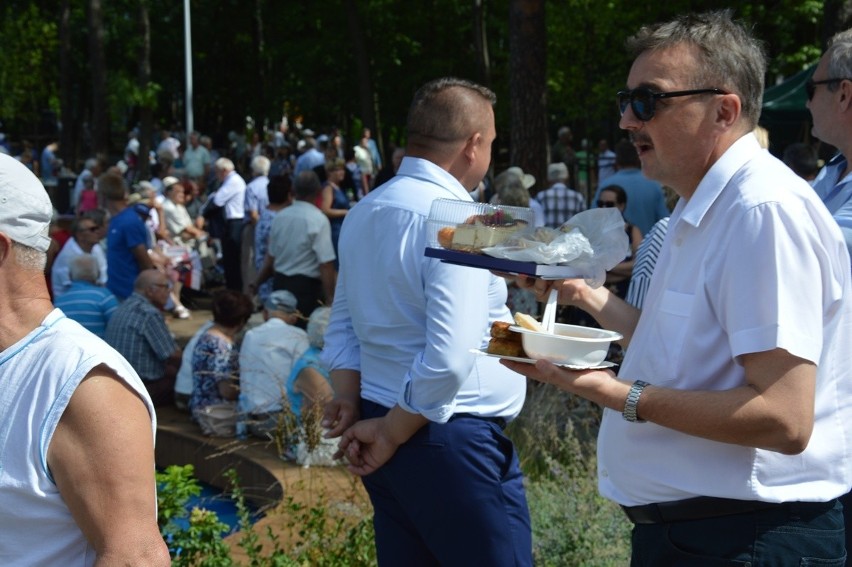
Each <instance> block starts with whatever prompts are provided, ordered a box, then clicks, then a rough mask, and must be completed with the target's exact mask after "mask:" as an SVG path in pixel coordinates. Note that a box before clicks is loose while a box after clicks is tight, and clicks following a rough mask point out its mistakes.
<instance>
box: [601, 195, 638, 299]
mask: <svg viewBox="0 0 852 567" xmlns="http://www.w3.org/2000/svg"><path fill="white" fill-rule="evenodd" d="M597 205H598V208H599V209H604V208H612V207H615V208H616V209H618V210H619V211H621V214H622V216H623V215H624V209H625V208H626V207H627V192H626V191H625V190H624V188H622V187H621V186H619V185H610V186H608V187H604V188H603V189H601V193H600V196H599V197H598V202H597ZM624 231H625V232H626V233H627V239H628V240H629V242H630V252H629V253H628V254H627V257H626V258H624V260H623V261H621V262H619V263H618V264H616V266H615V267H613V268H612V269H611V270H609V271H608V272H607V273H606V285H607V287H609V289H610V291H612V292H613V293H615V294H616V295H618V297H620V298H622V299H624V298H625V297H627V288H628V286H629V285H630V276H631V275H632V274H633V262H634V258H635V257H636V251H637V250H638V249H639V245H640V244H641V243H642V231H640V230H639V228H638V227H637V226H635V225H632V224H630V223H629V222H627V220H626V219H625V221H624Z"/></svg>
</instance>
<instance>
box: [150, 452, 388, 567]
mask: <svg viewBox="0 0 852 567" xmlns="http://www.w3.org/2000/svg"><path fill="white" fill-rule="evenodd" d="M226 476H227V477H228V480H229V481H230V483H231V497H232V498H233V500H234V503H235V504H236V507H237V514H238V517H239V529H240V532H239V540H238V542H237V545H238V546H239V547H240V548H241V549H242V550H243V551H245V553H246V555H247V557H248V558H249V565H251V566H253V567H254V566H258V567H261V566H262V567H266V566H271V567H298V566H303V565H311V566H316V567H367V566H372V565H375V564H376V550H375V546H374V544H373V522H372V516H371V515H370V514H368V513H367V511H365V510H364V509H363V508H361V507H357V506H356V507H354V510H347V509H344V508H343V507H341V506H334V505H332V504H331V503H330V502H329V501H328V499H327V498H325V497H324V495H323V494H320V495H319V498H317V499H316V501H315V502H314V503H312V504H311V505H305V504H299V503H297V502H296V501H295V500H294V499H293V497H292V496H288V497H286V498H285V500H284V503H283V505H282V506H280V507H279V508H278V509H277V510H276V512H275V514H276V517H277V516H278V515H280V516H281V521H282V522H283V524H284V528H285V530H286V534H287V536H288V539H289V540H290V541H291V543H290V545H289V549H286V550H285V549H284V548H283V545H282V543H281V540H280V536H279V535H278V534H276V533H275V532H274V531H273V530H272V529H271V528H270V527H267V530H266V538H265V539H266V541H268V542H269V543H268V544H267V546H264V544H263V543H261V538H260V536H259V534H258V533H257V530H256V527H255V525H254V523H253V521H252V515H251V510H250V509H249V507H248V506H247V505H246V502H245V496H244V494H243V491H242V488H241V487H240V485H239V478H238V477H237V474H236V472H235V471H234V470H233V469H232V470H229V471H228V472H227V473H226ZM157 485H158V488H159V490H158V497H157V501H158V504H159V522H160V529H161V532H162V534H163V538H164V539H165V540H166V542H167V543H168V545H169V551H170V553H171V555H172V564H173V565H175V566H176V567H182V566H200V567H227V566H230V565H234V561H233V559H232V558H231V549H230V548H229V546H228V545H227V544H226V543H225V542H224V540H223V536H224V535H226V533H227V532H228V526H227V525H226V524H224V523H222V522H220V521H219V518H218V517H217V515H216V513H215V512H211V511H208V510H203V509H199V508H194V509H193V510H192V511H191V512H187V511H186V505H187V502H188V501H189V499H190V498H191V497H192V496H197V495H198V494H200V493H201V488H200V486H199V484H198V481H197V480H196V479H195V477H194V476H193V467H192V465H186V466H171V467H169V468H168V469H166V471H165V472H163V473H157ZM187 515H188V516H189V527H188V528H182V527H180V525H179V524H178V523H177V522H176V521H175V520H177V519H179V518H186V517H187Z"/></svg>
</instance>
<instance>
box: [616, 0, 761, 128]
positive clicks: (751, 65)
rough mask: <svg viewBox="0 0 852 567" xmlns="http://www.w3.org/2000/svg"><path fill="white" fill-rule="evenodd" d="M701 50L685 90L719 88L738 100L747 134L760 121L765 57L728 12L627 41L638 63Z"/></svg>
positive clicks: (659, 27) (690, 17)
mask: <svg viewBox="0 0 852 567" xmlns="http://www.w3.org/2000/svg"><path fill="white" fill-rule="evenodd" d="M684 43H686V44H690V45H693V46H695V47H697V48H698V51H699V62H698V63H699V64H698V68H697V69H696V71H697V72H696V74H695V76H694V77H692V84H690V85H684V87H683V88H684V89H689V88H694V89H707V88H716V89H721V90H723V91H726V92H729V93H734V94H736V95H738V96H739V97H740V101H741V103H742V115H743V118H744V120H745V121H746V125H747V126H748V129H749V130H752V129H753V128H754V127H755V126H756V125H757V121H758V118H760V110H761V106H762V103H763V81H764V76H765V75H766V53H765V51H764V48H763V44H762V43H761V42H760V41H758V40H757V39H756V38H755V37H754V36H753V35H752V34H751V33H750V32H749V31H748V30H747V29H746V28H745V27H744V26H743V25H742V24H741V23H739V22H734V20H733V19H732V16H731V11H730V10H719V11H714V12H704V13H701V14H686V15H683V16H679V17H677V18H676V19H674V20H672V21H670V22H666V23H662V24H654V25H650V26H644V27H642V28H641V29H640V30H639V31H638V32H637V33H636V35H634V36H633V37H631V38H629V39H628V40H627V48H628V50H629V51H630V52H631V53H632V55H633V56H634V57H638V56H639V55H641V54H642V53H644V52H646V51H655V50H660V49H669V48H672V47H675V46H678V45H681V44H684Z"/></svg>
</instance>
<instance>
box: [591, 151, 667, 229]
mask: <svg viewBox="0 0 852 567" xmlns="http://www.w3.org/2000/svg"><path fill="white" fill-rule="evenodd" d="M615 167H616V172H615V173H614V174H613V175H610V176H609V177H608V178H607V180H606V182H605V183H601V185H600V187H598V190H597V191H596V192H595V197H594V199H593V200H592V208H594V207H600V205H599V204H598V201H599V200H600V196H601V191H603V190H604V189H606V188H607V187H611V186H613V185H617V186H619V187H622V188H623V189H624V191H625V192H626V193H627V208H626V209H624V218H625V219H627V220H628V221H630V222H631V223H632V224H634V225H636V226H637V227H639V230H641V231H642V236H645V235H646V234H648V232H650V230H651V227H653V226H654V224H655V223H656V222H657V221H658V220H660V219H663V218H665V217H667V216H669V208H668V207H667V206H666V195H665V193H663V187H662V186H661V185H660V184H659V183H657V182H656V181H654V180H653V179H648V177H647V176H645V175H644V174H643V173H642V169H641V168H642V162H640V161H639V155H638V154H637V153H636V148H635V147H633V144H631V143H630V142H629V141H627V140H621V141H620V142H618V143H617V144H616V145H615Z"/></svg>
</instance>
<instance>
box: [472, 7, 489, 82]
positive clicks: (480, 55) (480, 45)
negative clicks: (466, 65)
mask: <svg viewBox="0 0 852 567" xmlns="http://www.w3.org/2000/svg"><path fill="white" fill-rule="evenodd" d="M473 41H474V45H475V46H476V64H477V71H478V74H479V77H478V79H479V82H480V83H481V84H483V85H485V86H486V87H489V88H490V87H491V61H490V59H489V58H488V35H487V33H486V29H485V7H484V6H483V1H482V0H473Z"/></svg>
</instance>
